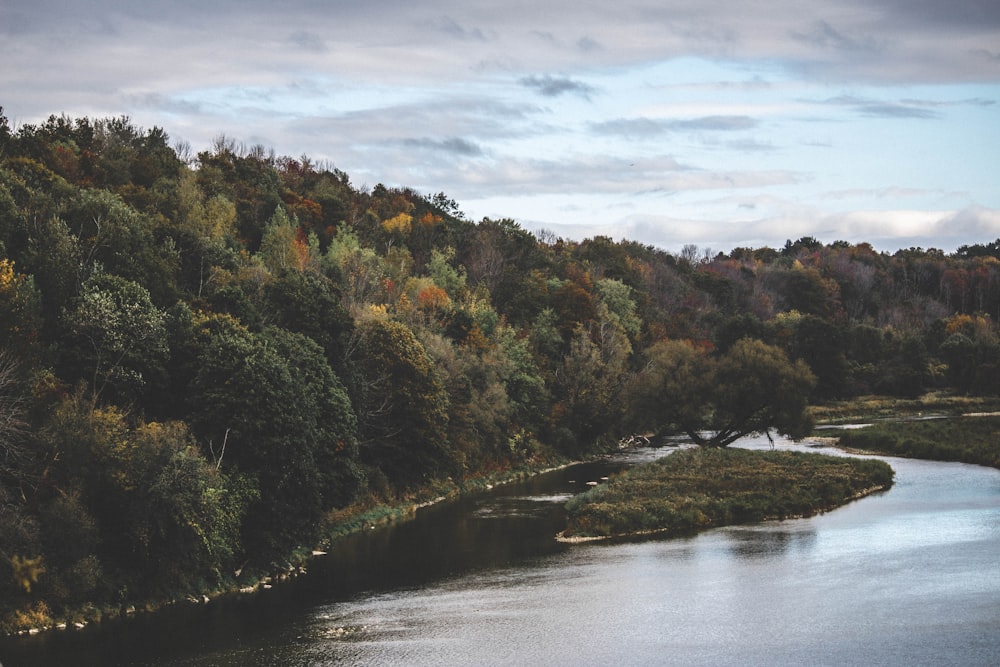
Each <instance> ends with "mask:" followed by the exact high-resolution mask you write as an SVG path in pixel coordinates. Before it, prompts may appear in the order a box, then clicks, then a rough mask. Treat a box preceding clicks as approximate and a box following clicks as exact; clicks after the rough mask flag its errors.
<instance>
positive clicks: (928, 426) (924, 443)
mask: <svg viewBox="0 0 1000 667" xmlns="http://www.w3.org/2000/svg"><path fill="white" fill-rule="evenodd" d="M826 434H832V435H836V436H839V437H840V445H841V447H847V448H850V449H859V450H864V451H871V452H881V453H885V454H895V455H897V456H906V457H911V458H920V459H933V460H935V461H961V462H963V463H976V464H979V465H984V466H991V467H994V468H1000V417H997V416H991V417H955V418H948V419H929V420H924V421H898V422H881V423H878V424H873V425H872V426H869V427H867V428H863V429H855V430H843V431H832V432H827V433H826Z"/></svg>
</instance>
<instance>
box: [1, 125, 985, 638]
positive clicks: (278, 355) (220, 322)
mask: <svg viewBox="0 0 1000 667" xmlns="http://www.w3.org/2000/svg"><path fill="white" fill-rule="evenodd" d="M542 236H543V238H539V237H536V236H535V235H533V234H531V233H529V232H527V231H526V230H524V229H523V228H521V227H520V226H519V225H518V223H517V222H516V221H514V220H510V219H501V220H492V219H484V220H479V221H472V220H468V219H466V217H465V216H464V215H463V213H462V211H461V209H460V207H459V205H458V204H457V203H456V202H454V201H453V200H451V199H450V198H449V197H448V196H447V195H446V194H444V193H438V194H423V193H417V192H414V191H412V190H409V189H397V188H387V187H384V186H382V185H376V186H375V187H373V188H371V189H367V188H359V187H356V186H355V185H353V184H352V183H351V181H350V177H349V176H348V174H345V173H343V172H341V171H340V170H338V169H336V168H335V167H334V166H332V165H323V164H315V163H313V162H311V161H310V160H309V159H308V158H307V157H305V156H303V157H300V158H290V157H281V156H276V155H274V154H273V153H270V152H268V151H267V150H266V149H264V148H261V147H253V148H245V147H242V146H239V145H237V144H235V143H234V142H232V141H228V140H225V139H220V140H219V141H218V142H217V143H216V145H215V146H213V148H212V149H211V150H208V151H204V152H201V153H198V154H197V155H194V156H191V155H187V154H185V153H183V152H182V153H178V151H177V150H175V149H174V148H172V147H171V146H170V143H169V137H168V135H167V133H166V132H165V131H164V130H162V129H160V128H152V129H148V130H146V129H143V128H139V127H136V126H135V125H134V124H132V123H131V121H130V120H129V119H127V118H110V119H87V118H81V119H70V118H66V117H55V116H53V117H51V118H50V119H49V120H48V121H47V122H45V123H43V124H40V125H37V126H36V125H24V126H22V127H19V128H16V129H15V128H11V127H10V125H9V123H8V122H7V120H6V118H4V117H3V115H2V110H0V615H4V616H5V617H6V618H8V619H10V618H18V616H17V615H18V614H20V617H19V618H21V619H22V620H23V619H27V620H26V621H25V622H30V619H31V618H34V617H36V616H45V615H47V614H50V613H51V614H55V615H59V614H61V613H64V611H65V610H69V609H80V608H85V607H86V606H87V605H98V606H100V605H123V606H124V605H127V604H130V603H132V602H134V601H138V600H145V599H149V598H152V597H157V596H159V597H165V598H171V597H176V596H177V595H181V594H186V593H192V592H197V591H203V590H209V589H212V588H213V587H216V586H219V585H221V584H223V583H224V582H231V581H233V580H234V579H235V578H236V577H237V576H238V575H235V574H234V573H236V572H240V573H241V574H242V575H243V576H248V573H251V572H264V571H269V570H270V569H273V568H274V567H275V566H276V564H280V563H282V562H284V559H285V558H286V556H287V554H288V553H289V552H290V551H291V550H293V549H294V548H296V547H299V546H302V545H305V546H307V547H308V546H311V545H312V544H315V540H316V539H317V536H318V535H319V533H320V530H321V527H322V525H323V524H324V522H325V520H326V519H327V518H328V517H329V516H331V515H332V514H334V513H337V512H340V511H342V510H344V508H348V507H351V506H353V505H356V504H358V503H366V502H369V503H370V502H374V501H379V502H382V501H392V500H394V499H399V498H405V497H407V496H408V495H409V494H412V493H415V492H417V491H418V490H420V489H422V488H425V487H427V486H428V485H431V484H433V483H434V482H435V481H436V480H443V479H450V480H452V481H453V482H457V483H460V482H461V480H463V479H465V478H467V477H471V476H475V475H482V474H488V473H490V472H495V471H500V470H507V469H511V468H516V467H520V466H526V465H531V464H540V463H544V462H545V461H550V460H557V459H562V458H570V457H579V456H582V455H586V454H590V453H595V452H599V451H604V450H607V449H609V448H612V447H614V446H616V444H617V442H618V441H619V440H620V439H621V438H622V437H623V436H625V435H627V434H630V433H635V432H639V431H641V432H669V431H673V430H680V429H683V428H684V427H685V426H686V425H687V422H686V421H685V420H688V419H694V418H695V417H696V418H697V419H703V418H705V416H704V413H705V411H706V410H708V409H711V412H712V414H713V415H718V414H722V413H723V412H724V410H723V407H724V406H723V405H722V402H721V400H722V399H720V398H719V397H718V396H711V397H703V396H700V395H699V396H697V397H695V398H698V399H699V400H701V402H696V401H694V399H691V403H690V405H688V404H687V403H685V405H684V406H682V407H684V408H685V410H686V412H685V411H682V410H680V409H678V410H673V409H672V408H670V409H668V407H669V406H673V405H678V404H679V402H680V398H681V397H683V398H684V401H687V400H688V398H689V396H688V394H689V393H691V392H688V386H687V385H685V384H684V383H680V382H678V381H677V378H681V377H685V376H682V375H679V374H676V373H673V372H665V371H664V370H663V369H664V368H680V366H676V365H675V366H673V367H671V366H669V364H671V363H673V364H680V363H681V362H683V363H684V364H687V366H684V367H685V368H689V369H690V368H709V369H713V370H712V373H717V374H715V375H712V376H711V377H713V378H722V377H728V378H729V379H728V380H726V381H725V382H726V384H725V386H716V387H714V388H713V387H712V386H705V385H706V383H705V382H701V383H694V380H693V379H692V378H695V377H696V375H695V374H691V375H690V376H689V378H688V379H689V380H690V381H691V382H692V384H691V385H690V386H692V387H693V386H695V384H697V386H698V387H699V392H712V391H713V390H715V391H718V390H720V389H726V390H729V389H733V390H734V391H735V390H736V389H739V390H741V391H743V392H744V393H746V392H747V391H750V390H751V389H752V387H751V386H750V385H749V384H747V386H742V385H744V384H745V383H743V382H742V380H740V379H739V378H740V374H739V373H737V372H731V373H730V375H729V376H725V375H724V372H725V371H726V369H727V368H729V369H730V370H731V371H732V369H734V368H735V369H737V370H739V369H740V368H744V367H741V366H738V365H733V364H735V363H736V362H735V361H734V360H736V359H737V357H738V356H739V355H738V354H737V353H738V352H741V351H747V350H749V351H751V352H753V353H754V354H756V355H758V357H761V356H762V355H763V356H766V357H767V359H769V360H771V362H773V364H776V365H777V366H778V367H780V370H781V371H782V373H784V374H783V375H781V377H788V378H791V379H790V380H789V382H790V384H789V387H790V388H792V389H793V390H794V392H795V393H797V398H798V399H801V403H802V405H805V401H806V400H807V399H809V400H812V401H813V402H823V401H830V400H834V399H844V398H850V397H854V396H860V395H866V394H872V393H879V394H886V395H892V396H901V397H911V396H916V395H919V394H921V393H922V392H924V391H927V390H931V389H935V390H946V391H951V392H956V393H961V394H987V395H995V394H997V393H1000V367H998V364H1000V343H998V330H997V324H996V322H997V320H998V319H1000V239H998V240H996V241H992V242H989V240H984V243H982V244H978V243H977V244H972V245H969V246H965V247H963V248H960V249H959V250H958V252H956V253H954V254H945V253H943V252H941V251H939V250H935V249H922V248H910V249H904V250H900V251H898V252H895V253H892V254H889V253H884V252H876V251H875V250H874V249H872V248H871V247H870V246H869V245H867V244H863V243H861V244H850V243H847V242H842V241H833V242H832V243H827V244H824V243H822V242H820V241H818V240H816V239H812V238H803V239H798V240H796V241H791V240H789V241H788V242H787V243H786V244H785V246H784V247H782V248H741V249H737V250H734V251H733V252H731V253H729V254H727V255H722V254H720V255H717V256H706V255H705V254H704V253H701V252H699V251H698V249H697V248H694V247H688V248H686V249H685V250H684V251H683V252H682V253H681V254H680V255H674V254H671V253H669V252H666V251H664V250H662V249H657V248H654V247H651V246H646V245H641V244H638V243H634V242H631V241H628V240H617V241H616V240H613V239H610V238H606V237H598V238H594V239H588V240H586V241H582V242H576V241H569V240H565V239H560V238H554V237H551V236H546V235H542ZM744 339H750V342H749V343H748V342H747V341H745V340H744ZM657 364H660V365H659V366H658V365H657ZM663 364H667V365H663ZM727 364H729V366H727ZM657 373H659V374H657ZM685 381H686V382H687V381H688V380H685ZM671 382H672V384H670V383H671ZM665 383H666V384H665ZM709 384H710V383H709ZM716 384H717V385H718V383H716ZM668 385H669V386H668ZM737 385H739V386H737ZM810 387H811V388H812V393H811V396H807V395H806V393H807V392H808V388H810ZM667 389H669V390H670V391H672V392H673V393H672V394H671V393H664V392H666V391H667ZM736 393H738V392H736ZM664 396H666V397H668V398H671V399H672V400H671V401H667V402H666V403H665V402H664V401H660V402H659V403H656V401H653V402H652V403H651V402H650V401H652V400H653V399H656V398H662V397H664ZM737 398H738V397H737ZM673 399H677V400H673ZM702 399H704V400H702ZM726 400H729V404H732V402H733V401H735V400H737V399H733V398H732V397H729V398H727V399H726ZM713 401H714V402H713ZM667 403H669V406H668V407H663V406H664V405H666V404H667ZM650 405H657V406H660V407H657V408H656V409H652V408H649V406H650ZM706 406H709V407H706ZM661 407H662V408H663V409H662V411H661V410H660V408H661ZM778 407H779V408H781V409H787V410H786V411H790V410H792V409H793V408H794V412H795V414H792V412H789V413H788V414H784V415H778V414H777V413H776V412H774V411H771V412H769V413H768V414H767V415H766V417H765V418H764V420H765V421H763V422H762V421H755V422H752V423H751V427H752V428H761V427H762V424H763V425H764V426H767V427H770V426H772V425H773V426H775V427H777V428H785V429H786V430H787V432H793V431H795V430H796V429H799V428H800V427H802V426H803V424H802V423H800V422H801V420H800V419H799V417H800V416H801V415H800V414H799V407H801V406H799V405H798V404H797V403H796V404H795V405H794V406H791V407H790V406H789V405H784V406H778ZM768 409H769V410H771V407H770V406H769V407H768ZM779 411H780V410H779ZM786 418H787V419H786ZM782 419H784V421H782ZM765 422H766V423H765Z"/></svg>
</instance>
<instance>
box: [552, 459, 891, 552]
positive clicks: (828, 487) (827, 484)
mask: <svg viewBox="0 0 1000 667" xmlns="http://www.w3.org/2000/svg"><path fill="white" fill-rule="evenodd" d="M892 483H893V472H892V469H891V468H890V467H889V466H888V464H886V463H885V462H883V461H877V460H872V459H854V458H846V457H832V456H825V455H822V454H815V453H805V452H787V451H750V450H744V449H738V448H736V449H734V448H723V449H714V448H713V449H705V448H693V449H687V450H682V451H679V452H676V453H675V454H673V455H671V456H668V457H664V458H662V459H659V460H657V461H654V462H652V463H648V464H645V465H642V466H637V467H635V468H632V469H630V470H628V471H625V472H623V473H622V474H620V475H616V476H614V477H612V479H611V480H609V481H608V483H606V484H603V485H601V486H599V487H596V488H594V489H592V490H590V491H588V492H586V493H584V494H581V495H579V496H576V497H575V498H573V499H571V500H570V501H569V502H568V503H567V504H566V509H567V512H568V518H567V528H566V530H565V531H563V533H562V534H561V535H560V539H562V540H564V541H577V540H579V539H580V538H611V537H626V536H634V535H648V534H659V535H686V534H692V533H695V532H698V531H700V530H704V529H706V528H712V527H717V526H723V525H734V524H741V523H755V522H759V521H764V520H767V519H788V518H794V517H804V516H812V515H815V514H819V513H822V512H826V511H829V510H831V509H834V508H836V507H839V506H841V505H843V504H846V503H848V502H850V501H852V500H855V499H857V498H860V497H862V496H864V495H868V494H871V493H874V492H877V491H882V490H886V489H888V488H890V487H891V486H892Z"/></svg>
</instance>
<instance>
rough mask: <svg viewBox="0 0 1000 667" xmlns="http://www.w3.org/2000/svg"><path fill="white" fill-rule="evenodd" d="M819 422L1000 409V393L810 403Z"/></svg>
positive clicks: (941, 393) (929, 395)
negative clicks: (999, 394)
mask: <svg viewBox="0 0 1000 667" xmlns="http://www.w3.org/2000/svg"><path fill="white" fill-rule="evenodd" d="M809 411H810V412H811V413H812V415H813V417H814V418H815V420H816V423H817V424H846V423H851V422H857V421H870V420H878V419H899V418H902V417H915V416H924V415H942V416H959V415H963V414H967V413H970V412H1000V397H996V396H992V397H991V396H962V395H958V394H950V393H947V392H930V393H927V394H924V395H923V396H921V397H919V398H897V397H894V396H858V397H856V398H852V399H850V400H847V401H831V402H829V403H825V404H823V405H816V406H810V408H809Z"/></svg>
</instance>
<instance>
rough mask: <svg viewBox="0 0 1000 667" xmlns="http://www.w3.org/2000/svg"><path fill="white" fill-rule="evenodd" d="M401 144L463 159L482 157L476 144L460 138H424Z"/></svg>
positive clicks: (406, 140) (405, 140)
mask: <svg viewBox="0 0 1000 667" xmlns="http://www.w3.org/2000/svg"><path fill="white" fill-rule="evenodd" d="M402 143H403V145H404V146H406V147H408V148H417V149H421V150H431V151H436V152H442V153H453V154H455V155H461V156H463V157H478V156H480V155H483V149H482V148H481V147H480V146H479V145H478V144H475V143H473V142H471V141H468V140H466V139H462V138H460V137H448V138H447V139H430V138H426V137H424V138H420V139H404V140H403V141H402Z"/></svg>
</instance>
